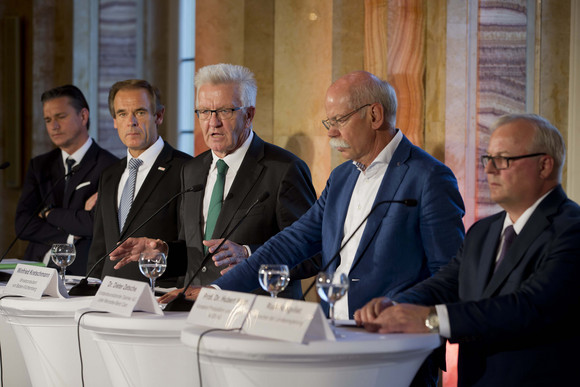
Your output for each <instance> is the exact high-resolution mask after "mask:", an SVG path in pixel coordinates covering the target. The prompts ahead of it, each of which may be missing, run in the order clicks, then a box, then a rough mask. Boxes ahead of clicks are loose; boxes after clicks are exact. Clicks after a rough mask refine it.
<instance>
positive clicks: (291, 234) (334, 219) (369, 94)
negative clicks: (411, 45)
mask: <svg viewBox="0 0 580 387" xmlns="http://www.w3.org/2000/svg"><path fill="white" fill-rule="evenodd" d="M396 101H397V100H396V95H395V92H394V90H393V88H392V87H391V85H389V84H388V83H387V82H385V81H381V80H380V79H378V78H377V77H375V76H374V75H372V74H370V73H367V72H355V73H351V74H348V75H346V76H344V77H342V78H340V79H338V80H337V81H336V82H335V83H334V84H332V85H331V86H330V88H329V89H328V92H327V95H326V112H327V114H328V116H329V117H332V118H329V119H328V120H325V121H324V122H323V123H324V125H325V126H326V127H327V129H328V136H329V137H330V145H331V146H333V147H334V148H336V149H337V150H338V151H339V152H341V153H342V154H343V155H344V156H345V157H346V158H348V159H350V160H352V161H351V162H346V163H344V164H342V165H340V166H338V167H337V168H336V169H335V170H334V171H333V172H332V173H331V175H330V177H329V179H328V181H327V184H326V188H325V189H324V191H323V193H322V195H321V196H320V198H319V199H318V200H317V201H316V203H315V204H314V205H313V206H312V208H311V209H310V210H309V211H308V212H307V213H306V214H305V215H303V216H302V217H301V218H300V219H299V220H298V221H297V222H295V223H294V224H293V225H292V226H290V227H288V228H286V229H285V230H283V231H282V232H280V233H278V234H277V235H276V236H274V237H273V238H272V239H270V240H269V241H268V242H267V243H266V244H265V245H263V246H262V247H261V248H260V249H258V251H256V253H255V254H253V255H252V256H251V257H250V258H249V259H248V260H247V261H245V262H244V263H243V264H240V265H238V266H237V267H236V268H234V269H232V270H231V272H230V273H228V274H226V275H225V276H223V277H222V278H220V279H218V280H217V281H216V282H215V284H216V285H217V286H219V287H220V288H222V289H229V290H240V291H247V290H250V289H252V288H255V287H256V286H258V285H257V284H258V276H257V275H256V273H257V272H258V268H259V266H260V264H263V263H286V264H288V265H290V266H295V265H296V264H298V263H300V262H301V261H303V260H304V259H306V258H308V257H309V256H311V255H312V254H313V253H314V251H313V250H312V249H313V246H316V245H317V244H318V243H320V242H321V243H322V260H323V262H322V263H323V265H326V264H328V262H329V261H330V260H331V259H332V258H333V257H334V255H335V254H337V253H339V252H340V255H339V256H338V259H337V260H336V261H335V262H334V263H331V264H330V267H329V270H330V271H341V272H344V273H346V274H347V275H348V278H349V285H350V288H349V291H348V294H347V296H346V297H345V298H344V304H343V305H342V306H341V305H340V304H339V303H340V301H339V303H337V306H336V309H335V312H336V317H337V318H343V319H344V318H346V319H348V318H352V316H353V313H354V311H355V310H356V309H358V308H360V307H362V306H363V305H364V304H365V303H366V302H368V301H369V300H370V299H371V298H373V297H377V296H389V295H394V294H396V293H398V292H400V291H402V290H404V289H407V288H409V287H411V286H412V285H414V284H416V283H417V282H419V281H421V280H423V279H425V278H427V277H429V276H431V275H432V274H433V273H435V272H437V271H438V270H439V268H440V267H441V266H443V265H445V264H446V263H447V262H448V261H449V260H450V259H451V257H452V256H453V254H454V253H455V252H456V250H457V248H458V247H459V245H460V244H461V241H462V240H463V235H464V229H463V223H462V221H461V218H462V216H463V213H464V209H463V201H462V199H461V196H460V194H459V192H458V190H457V183H456V180H455V177H454V176H453V173H452V172H451V171H450V170H449V168H447V167H446V166H445V165H443V164H442V163H440V162H439V161H437V160H435V159H434V158H433V157H431V156H429V155H428V154H427V153H426V152H424V151H423V150H421V149H419V148H418V147H416V146H414V145H413V144H411V142H410V141H409V140H407V138H406V137H405V136H404V135H403V134H402V133H401V131H400V130H398V129H396V128H395V118H396V110H397V102H396ZM403 199H414V200H417V206H416V207H407V206H405V205H403V204H400V203H388V202H386V201H391V200H403ZM369 213H370V216H369V217H368V220H367V221H366V226H365V227H361V229H360V230H359V231H358V232H357V233H355V236H354V237H353V238H352V239H351V240H350V241H349V243H347V244H346V245H345V246H344V247H343V248H342V250H341V246H342V245H343V244H344V242H345V241H346V240H347V239H348V238H349V237H350V236H351V234H352V233H353V232H354V230H355V228H356V227H357V226H358V225H359V224H360V223H361V222H363V221H364V218H365V216H367V215H368V214H369ZM341 301H342V300H341Z"/></svg>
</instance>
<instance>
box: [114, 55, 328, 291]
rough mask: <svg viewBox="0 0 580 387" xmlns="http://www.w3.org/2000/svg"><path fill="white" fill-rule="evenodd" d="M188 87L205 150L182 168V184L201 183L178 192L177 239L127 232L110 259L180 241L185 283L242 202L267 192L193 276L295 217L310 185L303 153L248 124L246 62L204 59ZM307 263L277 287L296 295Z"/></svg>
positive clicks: (251, 83) (310, 198) (238, 256)
mask: <svg viewBox="0 0 580 387" xmlns="http://www.w3.org/2000/svg"><path fill="white" fill-rule="evenodd" d="M195 88H196V92H197V98H196V110H195V113H196V114H197V117H198V119H199V123H200V126H201V130H202V133H203V138H204V141H205V143H206V145H207V146H208V147H209V148H210V150H209V151H206V152H204V153H202V154H200V155H199V156H197V157H195V158H194V159H193V160H191V161H190V162H188V163H187V164H186V165H185V166H184V168H183V172H182V177H181V183H182V187H183V189H185V188H187V187H191V186H194V185H197V184H203V185H204V186H205V189H204V190H202V191H200V192H194V193H188V194H186V195H184V197H183V199H182V202H181V209H180V216H181V228H180V241H177V242H175V243H171V242H172V241H166V242H169V248H168V247H167V245H166V244H165V243H164V242H162V241H160V240H151V239H150V240H147V239H145V238H141V239H139V240H137V239H129V240H128V241H127V242H126V243H125V244H124V245H122V246H121V247H120V248H119V249H117V250H116V251H115V252H114V253H113V254H111V259H112V260H116V259H120V258H123V259H121V261H120V262H119V263H117V266H116V267H122V266H123V265H125V264H126V263H128V262H130V261H135V260H137V259H138V256H139V254H138V253H139V252H140V251H142V250H143V249H145V248H147V247H151V248H155V249H159V250H163V251H166V252H167V250H169V256H171V254H172V251H179V247H180V245H183V241H185V245H186V247H187V258H188V270H187V276H186V283H187V282H188V280H189V279H190V278H191V277H190V276H191V275H192V274H193V273H194V272H195V271H197V270H198V269H199V268H200V265H201V263H202V260H203V258H204V256H205V255H206V254H207V252H208V251H209V252H214V249H216V248H217V245H218V244H219V243H220V242H221V241H222V238H223V237H224V236H225V235H226V234H227V233H228V232H229V231H230V230H232V228H233V227H234V226H235V225H236V223H237V222H238V221H239V220H240V219H241V217H242V216H243V215H244V214H245V213H246V211H247V210H248V209H249V207H250V206H251V205H252V204H253V203H254V202H255V201H256V200H257V199H258V198H260V197H261V196H262V195H263V194H264V193H268V194H269V196H268V198H267V199H266V200H264V201H262V202H261V203H260V204H259V205H257V206H255V207H254V208H253V209H252V211H251V212H250V213H249V214H248V217H247V218H246V219H245V220H244V223H243V224H241V226H240V227H239V228H238V229H237V230H236V231H235V232H233V234H231V236H230V238H229V240H227V241H225V243H224V244H223V245H222V247H221V248H220V249H219V251H217V252H216V253H215V255H214V256H213V262H210V263H209V264H205V265H204V266H203V267H201V270H200V272H199V275H198V277H197V278H196V279H195V281H194V282H193V284H194V285H208V284H210V283H212V282H213V281H215V280H216V279H218V278H219V277H221V275H222V274H224V273H225V272H227V271H228V270H229V269H231V268H232V267H233V266H234V265H236V264H237V263H239V262H241V261H243V260H245V259H246V258H248V257H249V256H250V254H252V253H253V252H254V251H256V249H258V247H260V246H261V245H262V244H263V243H264V242H266V241H267V240H268V239H269V238H270V237H271V236H273V235H275V234H277V233H278V232H279V231H281V230H282V229H284V228H285V227H287V226H289V225H291V224H292V223H294V221H295V220H297V219H298V218H300V216H301V215H302V214H304V213H305V212H306V211H307V210H308V209H309V208H310V206H311V205H312V204H313V203H314V201H315V200H316V192H315V190H314V187H313V186H312V181H311V177H310V170H309V169H308V166H307V165H306V163H305V162H304V161H302V160H301V159H299V158H298V157H297V156H295V155H294V154H292V153H290V152H289V151H287V150H285V149H282V148H280V147H277V146H275V145H272V144H269V143H267V142H265V141H263V140H262V139H261V138H260V137H258V135H257V134H256V133H254V132H253V130H252V123H253V119H254V113H255V110H256V108H255V106H256V94H257V85H256V80H255V79H254V74H252V72H251V71H250V70H249V69H248V68H246V67H243V66H236V65H232V64H223V63H222V64H217V65H211V66H206V67H203V68H201V69H200V70H199V71H198V72H197V74H196V75H195ZM147 244H148V245H149V246H147ZM318 249H319V247H318ZM314 250H315V251H314V252H313V254H315V253H316V252H317V249H316V247H315V248H314ZM310 267H311V266H310V263H306V264H305V265H304V266H302V267H298V268H296V269H295V270H293V271H292V272H291V273H290V278H291V282H290V285H289V286H288V288H287V289H286V291H285V292H286V293H285V294H281V295H283V296H284V295H285V296H287V297H293V298H300V297H302V289H301V284H300V281H293V280H299V279H302V278H305V277H308V276H309V275H312V274H315V273H316V268H315V269H314V271H313V270H311V269H310ZM255 275H256V277H257V276H258V273H257V272H256V273H255ZM173 294H175V292H174V293H173Z"/></svg>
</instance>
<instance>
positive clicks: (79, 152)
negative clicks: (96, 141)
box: [60, 137, 93, 167]
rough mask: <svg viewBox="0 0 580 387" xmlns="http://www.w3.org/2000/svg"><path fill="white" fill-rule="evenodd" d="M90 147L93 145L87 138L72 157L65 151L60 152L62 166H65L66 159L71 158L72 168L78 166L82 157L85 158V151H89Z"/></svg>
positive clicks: (90, 139) (91, 140)
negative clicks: (72, 160) (72, 161)
mask: <svg viewBox="0 0 580 387" xmlns="http://www.w3.org/2000/svg"><path fill="white" fill-rule="evenodd" d="M91 145H93V139H92V138H90V137H89V138H88V139H87V141H85V143H84V144H83V146H81V147H80V148H79V149H77V151H76V152H74V153H73V154H72V155H69V154H68V153H66V152H65V151H63V150H61V152H60V155H61V156H62V162H63V164H64V165H66V159H68V158H69V157H71V158H73V159H74V160H75V163H74V165H73V167H74V166H75V165H77V164H79V163H80V162H81V160H82V159H83V157H85V154H86V153H87V151H88V150H89V148H90V147H91Z"/></svg>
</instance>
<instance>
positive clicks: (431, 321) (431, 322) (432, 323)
mask: <svg viewBox="0 0 580 387" xmlns="http://www.w3.org/2000/svg"><path fill="white" fill-rule="evenodd" d="M425 326H426V327H427V329H429V331H430V332H431V333H439V316H437V310H436V309H435V307H434V306H432V307H431V308H429V314H428V315H427V318H426V319H425Z"/></svg>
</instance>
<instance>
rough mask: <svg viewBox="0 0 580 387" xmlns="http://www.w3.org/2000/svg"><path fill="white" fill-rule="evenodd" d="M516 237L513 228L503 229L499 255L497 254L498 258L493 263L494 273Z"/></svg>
mask: <svg viewBox="0 0 580 387" xmlns="http://www.w3.org/2000/svg"><path fill="white" fill-rule="evenodd" d="M516 236H518V234H516V232H515V230H514V226H507V227H506V228H505V231H504V232H503V246H502V248H501V253H500V254H499V258H498V259H497V261H496V262H495V268H494V270H493V272H494V273H495V272H496V271H497V268H498V267H499V265H500V263H501V261H503V259H504V257H505V254H506V252H507V251H508V249H509V248H510V246H511V245H512V243H513V241H514V240H515V239H516Z"/></svg>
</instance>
